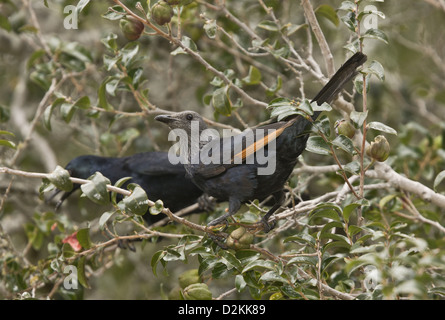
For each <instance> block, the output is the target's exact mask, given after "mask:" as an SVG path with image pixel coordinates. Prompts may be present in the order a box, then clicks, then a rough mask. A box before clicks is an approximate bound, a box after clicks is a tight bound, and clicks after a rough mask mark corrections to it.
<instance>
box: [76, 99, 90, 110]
mask: <svg viewBox="0 0 445 320" xmlns="http://www.w3.org/2000/svg"><path fill="white" fill-rule="evenodd" d="M74 106H75V107H77V108H79V109H89V108H90V107H91V102H90V98H89V97H88V96H84V97H81V98H79V99H78V100H76V102H74Z"/></svg>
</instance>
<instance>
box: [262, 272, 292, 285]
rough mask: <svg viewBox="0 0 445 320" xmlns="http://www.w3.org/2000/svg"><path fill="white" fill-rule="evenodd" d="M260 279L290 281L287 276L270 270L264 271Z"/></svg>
mask: <svg viewBox="0 0 445 320" xmlns="http://www.w3.org/2000/svg"><path fill="white" fill-rule="evenodd" d="M260 281H268V282H274V281H277V282H282V283H289V282H288V280H287V279H286V278H284V277H283V276H281V275H279V274H277V273H276V272H275V271H268V272H266V273H264V274H263V275H262V276H261V278H260Z"/></svg>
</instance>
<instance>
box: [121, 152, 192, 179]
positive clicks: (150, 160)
mask: <svg viewBox="0 0 445 320" xmlns="http://www.w3.org/2000/svg"><path fill="white" fill-rule="evenodd" d="M124 166H125V167H126V168H128V169H129V170H130V171H131V172H135V173H139V174H141V175H149V176H160V175H166V174H172V175H174V174H185V169H184V167H183V165H182V164H177V165H175V164H171V163H170V161H169V159H168V153H167V152H143V153H139V154H136V155H133V156H131V157H127V158H125V162H124Z"/></svg>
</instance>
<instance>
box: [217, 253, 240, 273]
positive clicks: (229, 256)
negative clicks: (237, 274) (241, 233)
mask: <svg viewBox="0 0 445 320" xmlns="http://www.w3.org/2000/svg"><path fill="white" fill-rule="evenodd" d="M221 258H222V260H223V263H224V264H225V265H226V266H227V267H229V268H235V269H237V270H238V271H241V270H242V265H241V262H240V261H239V260H238V259H237V258H236V257H235V255H234V254H233V253H232V252H231V251H227V250H224V251H221Z"/></svg>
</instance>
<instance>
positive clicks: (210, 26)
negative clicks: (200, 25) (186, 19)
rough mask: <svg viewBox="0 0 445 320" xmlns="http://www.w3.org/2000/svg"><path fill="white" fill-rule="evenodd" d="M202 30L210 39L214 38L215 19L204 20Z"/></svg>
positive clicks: (216, 28) (215, 29) (216, 27)
mask: <svg viewBox="0 0 445 320" xmlns="http://www.w3.org/2000/svg"><path fill="white" fill-rule="evenodd" d="M204 31H205V33H206V35H207V37H209V38H210V39H215V37H216V32H217V31H218V26H217V25H216V20H210V21H206V23H205V24H204Z"/></svg>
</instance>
